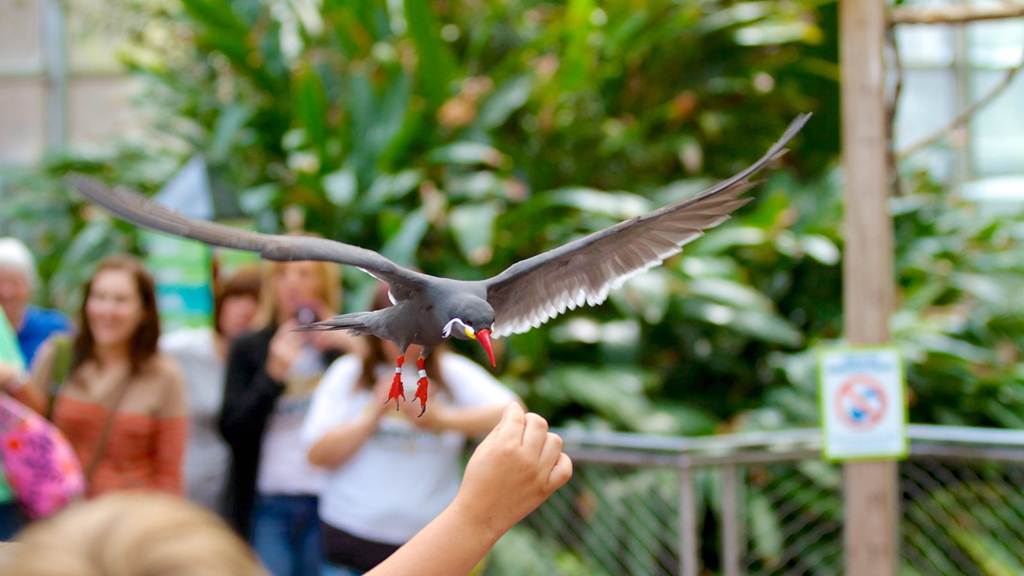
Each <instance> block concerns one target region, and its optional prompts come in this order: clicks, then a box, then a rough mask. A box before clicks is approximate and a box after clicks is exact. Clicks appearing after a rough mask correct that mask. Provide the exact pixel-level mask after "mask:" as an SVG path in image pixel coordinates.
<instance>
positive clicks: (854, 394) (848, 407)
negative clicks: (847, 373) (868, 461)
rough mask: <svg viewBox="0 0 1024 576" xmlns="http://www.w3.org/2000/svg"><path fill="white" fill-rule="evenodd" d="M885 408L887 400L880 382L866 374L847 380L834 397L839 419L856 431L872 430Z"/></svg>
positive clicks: (880, 418) (883, 413) (856, 375)
mask: <svg viewBox="0 0 1024 576" xmlns="http://www.w3.org/2000/svg"><path fill="white" fill-rule="evenodd" d="M887 407H888V399H887V398H886V396H885V390H883V389H882V384H881V382H879V381H878V380H876V379H874V378H872V377H871V376H868V375H866V374H855V375H853V376H851V377H849V378H847V379H846V381H844V382H843V383H842V384H841V385H840V386H839V391H838V393H837V394H836V396H835V410H836V413H837V414H838V416H839V419H840V420H842V421H843V423H845V424H846V425H848V426H850V427H851V428H856V429H858V430H870V429H871V428H874V427H875V425H876V424H878V423H879V422H880V421H881V420H882V417H883V416H884V415H885V410H886V408H887Z"/></svg>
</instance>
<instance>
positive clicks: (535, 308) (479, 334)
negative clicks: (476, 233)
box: [72, 114, 810, 415]
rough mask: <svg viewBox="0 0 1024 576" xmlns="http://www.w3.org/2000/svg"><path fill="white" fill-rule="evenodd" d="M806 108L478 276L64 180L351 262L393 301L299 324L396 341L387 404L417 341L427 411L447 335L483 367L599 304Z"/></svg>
mask: <svg viewBox="0 0 1024 576" xmlns="http://www.w3.org/2000/svg"><path fill="white" fill-rule="evenodd" d="M809 118H810V114H804V115H801V116H798V117H797V118H796V119H795V120H793V122H792V123H791V124H790V125H789V127H788V128H787V129H786V131H785V133H784V134H783V135H782V137H781V138H780V139H779V140H778V141H777V142H776V143H775V144H774V145H772V147H771V148H770V149H769V150H768V152H767V153H765V155H764V156H762V157H761V158H760V159H759V160H757V162H754V163H753V164H752V165H751V166H749V167H748V168H747V169H746V170H743V171H742V172H740V173H738V174H736V175H735V176H733V177H732V178H729V179H728V180H724V181H722V182H720V183H718V184H717V185H715V186H713V187H711V188H708V189H707V190H704V191H702V192H701V193H700V194H697V195H696V196H693V197H691V198H688V199H685V200H680V201H678V202H676V203H674V204H670V205H668V206H664V207H662V208H660V209H658V210H655V211H653V212H651V213H649V214H645V215H643V216H638V217H635V218H630V219H628V220H625V221H623V222H619V223H618V224H615V225H613V226H609V227H608V228H605V229H603V230H599V231H597V232H594V233H592V234H589V235H587V236H584V237H583V238H579V239H577V240H573V241H571V242H568V243H566V244H564V245H562V246H559V247H557V248H554V249H552V250H549V251H547V252H544V253H541V254H538V255H536V256H534V257H532V258H528V259H526V260H522V261H520V262H516V263H515V264H513V265H511V266H509V267H508V268H507V269H505V270H504V271H503V272H501V273H500V274H498V275H497V276H494V277H493V278H489V279H487V280H477V281H465V280H453V279H449V278H439V277H436V276H430V275H428V274H423V273H421V272H416V271H414V270H410V269H408V268H404V267H402V266H399V265H398V264H395V263H394V262H392V261H391V260H389V259H387V258H385V257H384V256H381V255H380V254H378V253H377V252H374V251H372V250H367V249H365V248H360V247H358V246H352V245H350V244H345V243H342V242H337V241H334V240H327V239H323V238H312V237H304V236H280V235H271V234H261V233H258V232H250V231H247V230H241V229H237V228H232V227H229V226H224V225H221V224H216V223H213V222H207V221H200V220H192V219H189V218H186V217H184V216H182V215H180V214H178V213H176V212H174V211H173V210H170V209H167V208H165V207H163V206H160V205H158V204H156V203H154V202H151V201H150V200H147V199H146V198H144V197H142V196H140V195H138V194H136V193H133V192H130V191H128V190H125V189H123V188H114V189H112V188H108V187H107V186H105V185H103V184H102V183H100V182H98V181H96V180H93V179H91V178H87V177H84V176H73V177H72V183H73V185H74V186H75V187H76V188H77V189H78V190H79V191H80V192H81V193H82V194H84V195H85V196H87V197H88V198H90V199H91V200H92V201H93V202H95V203H97V204H100V205H102V206H104V207H105V208H107V209H108V210H110V211H111V212H113V213H114V214H116V215H118V216H120V217H121V218H123V219H125V220H127V221H129V222H132V223H134V224H137V225H139V226H145V227H147V228H152V229H155V230H159V231H161V232H166V233H169V234H174V235H177V236H182V237H185V238H192V239H194V240H199V241H201V242H205V243H207V244H211V245H215V246H223V247H227V248H236V249H241V250H250V251H253V252H258V253H259V254H260V255H261V256H262V257H263V258H265V259H268V260H279V261H293V260H325V261H331V262H338V263H341V264H347V265H349V266H354V267H356V268H359V269H360V270H362V271H364V272H366V273H368V274H370V275H371V276H373V277H374V278H377V279H378V280H380V281H382V282H385V283H387V285H388V295H389V297H390V298H391V302H392V304H393V305H392V306H390V307H388V308H385V309H383V310H377V311H373V312H355V313H351V314H342V315H340V316H335V317H333V318H331V319H329V320H325V321H323V322H317V323H314V324H311V325H309V326H307V329H321V330H341V329H344V330H349V331H351V332H353V333H355V334H360V335H366V334H369V335H373V336H376V337H378V338H384V339H387V340H391V341H392V342H394V343H395V344H397V345H398V347H399V350H401V351H402V352H401V355H400V356H399V357H398V358H396V360H395V363H396V366H395V375H394V380H393V382H392V385H391V391H390V393H389V394H388V398H387V400H386V401H387V402H390V401H391V400H392V399H394V400H395V403H396V407H397V405H398V401H399V399H403V400H404V399H405V394H404V391H403V387H402V381H401V368H402V364H403V363H404V362H405V351H406V349H407V348H408V347H409V346H410V345H411V344H418V345H420V346H421V347H422V352H421V354H420V356H419V357H418V358H417V366H418V367H419V380H418V382H417V388H416V394H415V396H414V398H416V399H419V400H420V414H421V415H422V414H423V411H424V410H426V405H427V387H428V378H427V374H426V371H425V369H424V366H425V362H424V360H425V358H426V357H427V356H428V355H429V354H430V353H431V351H432V350H433V349H434V348H435V347H436V346H438V345H439V344H441V343H442V342H444V341H445V340H446V339H448V338H451V337H454V338H458V339H461V340H466V339H469V340H475V341H477V342H479V343H480V345H481V347H483V349H484V350H485V351H486V353H487V357H488V358H489V359H490V361H491V365H492V366H496V364H495V361H494V351H493V350H492V348H491V337H492V336H493V337H494V338H500V337H502V336H507V335H509V334H517V333H521V332H526V331H529V330H530V329H532V328H536V327H538V326H540V325H541V324H543V323H545V322H547V321H548V320H551V319H552V318H554V317H556V316H558V315H559V314H561V313H563V312H565V311H566V310H572V309H575V308H577V307H579V306H583V305H584V304H587V305H590V306H594V305H597V304H600V303H601V302H604V300H605V298H607V296H608V292H609V291H611V290H613V289H615V288H616V287H618V286H619V285H621V284H622V283H623V282H624V281H626V280H627V279H628V278H630V277H632V276H634V275H636V274H639V273H640V272H643V271H645V270H647V269H649V268H652V267H654V266H657V265H659V264H661V263H662V262H663V261H664V260H665V259H666V258H669V257H670V256H673V255H675V254H678V253H679V252H681V251H682V247H683V245H685V244H686V243H688V242H690V241H691V240H693V239H695V238H697V237H699V236H700V235H701V234H702V233H703V232H704V230H707V229H709V228H712V227H714V226H717V225H718V224H721V223H722V222H723V221H725V220H726V219H728V218H729V215H730V214H731V213H732V212H733V211H734V210H736V209H737V208H739V207H740V206H743V205H744V204H746V203H747V202H748V201H749V200H750V199H749V198H744V197H741V194H743V192H745V191H747V190H748V189H750V188H751V187H752V186H754V185H755V182H752V181H751V180H750V177H751V176H753V175H754V174H756V173H757V172H758V171H760V170H761V169H762V168H764V167H765V166H766V165H767V164H768V163H769V162H770V161H772V160H773V159H775V158H776V157H778V156H780V155H781V154H782V153H783V151H784V146H785V145H786V144H787V143H788V142H789V141H790V140H791V139H792V138H793V137H794V136H795V135H796V134H797V132H799V131H800V129H801V128H802V127H803V125H804V124H805V123H806V122H807V120H808V119H809Z"/></svg>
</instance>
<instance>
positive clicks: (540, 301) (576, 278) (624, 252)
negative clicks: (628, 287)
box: [485, 114, 810, 337]
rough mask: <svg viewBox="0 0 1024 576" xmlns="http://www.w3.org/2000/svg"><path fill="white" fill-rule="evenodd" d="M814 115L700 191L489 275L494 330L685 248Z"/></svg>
mask: <svg viewBox="0 0 1024 576" xmlns="http://www.w3.org/2000/svg"><path fill="white" fill-rule="evenodd" d="M809 118H810V114H804V115H801V116H799V117H797V118H796V119H795V120H793V122H792V123H790V125H789V127H788V128H787V129H786V132H785V133H784V134H783V135H782V137H781V138H780V139H779V140H778V141H777V142H776V143H775V144H774V145H772V147H771V148H770V149H769V150H768V152H766V153H765V155H764V156H762V157H761V158H760V159H759V160H758V161H757V162H754V163H753V164H752V165H750V166H749V167H748V168H747V169H746V170H743V171H742V172H740V173H738V174H736V175H735V176H733V177H732V178H729V179H728V180H725V181H723V182H720V183H719V184H717V185H715V186H713V187H711V188H709V189H707V190H704V191H703V192H701V193H700V194H698V195H697V196H695V197H692V198H689V199H686V200H681V201H679V202H677V203H675V204H670V205H668V206H665V207H663V208H660V209H658V210H655V211H654V212H651V213H650V214H646V215H643V216H638V217H636V218H631V219H629V220H626V221H624V222H620V223H618V224H615V225H614V226H610V227H608V228H605V229H604V230H599V231H597V232H594V233H593V234H590V235H588V236H585V237H583V238H580V239H577V240H574V241H572V242H569V243H567V244H564V245H562V246H559V247H558V248H555V249H553V250H549V251H547V252H544V253H542V254H538V255H537V256H534V257H532V258H529V259H527V260H523V261H521V262H517V263H515V264H513V265H512V266H509V267H508V268H507V269H505V271H503V272H502V273H501V274H499V275H497V276H495V277H493V278H490V279H489V280H487V281H485V283H486V286H487V300H488V302H490V304H491V306H493V307H494V313H495V321H494V334H493V335H494V336H495V337H498V336H505V335H508V334H517V333H520V332H526V331H528V330H530V329H532V328H536V327H537V326H540V325H541V324H543V323H545V322H547V321H548V320H550V319H552V318H554V317H556V316H558V315H559V314H561V313H563V312H565V311H566V309H574V308H576V307H578V306H582V305H584V304H588V305H591V306H593V305H596V304H600V303H601V302H604V300H605V298H607V297H608V292H609V291H611V290H613V289H614V288H616V287H618V286H619V285H620V284H622V283H623V282H625V281H626V280H627V279H629V278H630V277H631V276H633V275H635V274H638V273H640V272H643V271H644V270H647V269H648V268H652V267H654V266H657V265H659V264H661V263H662V262H663V261H664V260H665V259H666V258H668V257H670V256H673V255H675V254H678V253H679V252H681V251H682V249H683V245H685V244H686V243H687V242H690V241H691V240H693V239H695V238H697V237H699V236H700V235H701V234H703V232H704V230H707V229H708V228H712V227H714V226H717V225H718V224H721V223H722V222H723V221H725V220H726V219H728V218H729V214H730V213H732V212H733V211H734V210H736V209H737V208H739V207H740V206H743V205H744V204H746V203H747V202H748V201H749V200H750V199H749V198H741V197H740V195H741V194H742V193H743V192H745V191H746V190H748V189H749V188H751V187H752V186H753V185H754V183H753V182H751V181H750V180H749V178H750V177H751V176H753V175H754V174H756V173H757V172H758V171H759V170H761V169H762V168H764V167H765V165H767V164H768V163H769V162H770V161H771V160H773V159H774V158H776V157H777V156H779V155H780V154H781V153H782V152H783V151H784V147H785V145H786V144H787V143H788V142H789V141H790V140H791V139H792V138H793V137H794V136H795V135H796V134H797V132H799V131H800V129H801V128H803V126H804V124H805V123H806V122H807V120H808V119H809Z"/></svg>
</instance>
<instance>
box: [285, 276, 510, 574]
mask: <svg viewBox="0 0 1024 576" xmlns="http://www.w3.org/2000/svg"><path fill="white" fill-rule="evenodd" d="M386 294H387V293H386V292H384V291H381V292H380V293H378V297H377V299H376V302H375V304H376V307H377V308H380V307H383V306H385V305H386V303H387V295H386ZM406 353H407V354H413V355H416V354H418V353H419V351H418V350H409V351H407V352H406ZM398 355H399V351H398V349H397V347H396V346H395V345H394V344H392V343H391V342H387V341H380V340H377V339H370V342H369V343H368V351H367V354H366V355H365V356H356V355H347V356H343V357H341V358H338V359H337V360H336V361H334V363H333V364H332V365H331V366H330V368H329V369H328V370H327V372H326V373H325V374H324V377H323V379H322V380H321V382H320V385H319V386H318V387H317V390H316V392H315V393H314V395H313V403H312V405H311V407H310V410H309V414H308V415H307V417H306V421H305V424H304V426H303V430H302V441H303V443H304V445H305V446H306V447H307V448H308V454H307V455H308V458H309V461H310V463H312V464H314V465H316V466H319V467H322V468H326V469H327V470H328V471H329V472H328V475H327V478H326V481H325V485H324V488H323V489H322V490H321V492H320V503H319V508H318V511H319V516H320V521H321V534H322V541H323V554H324V563H325V565H324V568H323V570H322V571H321V574H323V575H324V576H328V575H330V576H341V575H351V574H362V573H364V572H366V571H368V570H370V569H372V568H373V567H374V566H376V565H378V564H379V563H381V562H382V561H384V560H385V559H386V558H387V557H388V556H390V555H391V554H392V553H393V552H395V551H396V550H397V549H398V548H399V547H400V546H401V545H402V544H404V543H405V542H407V541H409V540H410V539H411V538H412V537H413V536H414V535H415V534H416V533H417V532H419V531H420V530H421V529H423V527H424V526H426V525H427V524H428V523H430V521H431V520H433V519H434V517H435V516H437V515H438V514H440V513H441V511H442V510H444V509H445V507H446V506H448V504H449V503H451V501H452V499H453V498H454V497H455V495H456V493H457V492H458V490H459V483H460V479H461V475H462V465H461V462H462V455H463V451H464V449H465V443H466V438H467V437H468V436H484V435H486V434H487V433H488V432H490V431H491V429H492V428H493V427H494V426H495V425H496V424H497V423H498V421H499V420H500V419H501V414H502V410H503V409H504V407H505V406H507V405H508V404H509V402H513V401H516V397H515V395H514V394H513V393H512V392H511V391H509V390H508V389H507V388H505V387H504V386H502V385H501V384H500V383H499V382H498V381H497V380H496V379H495V378H494V377H493V376H491V375H490V374H489V373H488V372H487V371H486V370H485V369H484V368H482V367H481V366H479V365H478V364H476V363H474V362H472V361H471V360H468V359H466V358H463V357H461V356H458V355H456V354H454V353H451V352H446V351H445V350H444V349H443V348H442V349H438V350H435V351H434V353H433V354H432V355H431V356H430V357H429V358H428V366H427V373H428V374H431V375H432V378H433V380H432V382H431V386H432V390H434V391H436V394H435V395H434V396H433V398H431V405H430V406H429V407H428V408H427V411H426V413H424V414H423V416H422V417H419V408H418V405H416V404H415V403H413V402H409V401H406V402H404V403H401V404H400V409H399V410H397V411H396V410H395V408H394V407H393V405H392V404H385V401H384V400H385V398H386V397H387V391H388V389H389V387H390V383H391V378H392V376H393V374H394V369H393V366H394V364H393V362H392V359H393V358H395V357H396V356H398ZM414 357H415V356H414ZM403 369H404V370H405V371H404V373H403V380H404V381H406V382H414V381H415V380H416V378H417V374H416V370H415V368H414V367H412V366H411V364H406V365H405V366H404V367H403Z"/></svg>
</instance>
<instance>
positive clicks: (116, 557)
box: [0, 403, 572, 576]
mask: <svg viewBox="0 0 1024 576" xmlns="http://www.w3.org/2000/svg"><path fill="white" fill-rule="evenodd" d="M570 477H572V461H571V460H570V459H569V457H568V456H567V455H566V454H564V453H563V452H562V441H561V439H560V438H559V437H558V436H556V435H554V434H552V433H550V432H548V431H547V422H545V421H544V419H543V418H541V417H540V416H537V415H536V414H524V413H523V410H522V408H520V406H519V405H518V404H517V403H511V404H509V405H508V407H507V408H506V409H505V411H504V414H503V416H502V418H501V421H500V422H499V423H498V425H497V426H496V427H495V428H494V430H493V431H492V432H491V433H490V434H488V436H487V438H485V439H484V441H483V442H481V443H480V446H478V447H477V449H476V450H475V451H474V452H473V456H472V458H470V460H469V464H468V465H467V466H466V474H465V477H464V479H463V481H462V486H461V487H460V488H459V492H458V495H457V496H456V497H455V500H454V501H453V502H452V503H451V504H450V505H449V506H448V507H447V508H446V509H445V510H444V512H442V513H441V514H440V515H439V516H438V517H437V518H436V519H434V520H433V521H432V522H431V523H430V524H429V525H428V526H427V527H426V528H424V529H423V530H422V531H420V533H419V534H417V535H416V536H415V537H414V538H413V539H412V540H411V541H409V543H407V544H406V545H405V546H402V548H401V549H399V550H398V552H396V553H395V554H393V555H392V556H391V557H390V558H388V559H387V560H386V561H385V562H384V563H383V564H381V565H380V566H378V567H377V568H375V569H374V570H373V571H372V572H370V573H369V574H370V576H463V575H466V574H469V573H470V570H471V569H472V568H473V567H474V566H476V565H477V564H478V563H479V562H480V560H481V559H482V558H483V557H484V555H486V554H487V552H488V551H489V550H490V549H491V548H492V547H493V546H494V544H495V543H496V542H497V541H498V539H499V538H500V537H501V536H502V535H503V534H504V533H505V532H506V531H507V530H508V529H509V528H511V527H512V526H514V525H515V524H516V523H517V522H519V521H520V520H522V519H523V517H525V516H526V515H527V514H529V513H530V512H531V511H532V510H534V509H535V508H536V507H537V506H539V505H540V504H541V503H542V502H543V501H544V500H546V499H547V498H548V497H549V496H551V494H553V493H554V492H555V491H556V490H558V489H559V488H560V487H562V486H563V485H564V484H565V483H566V482H568V480H569V478H570ZM18 540H19V542H20V543H19V545H17V546H15V547H13V548H12V549H11V550H10V552H9V553H8V554H6V555H2V556H0V573H3V574H17V575H18V576H109V575H115V576H156V575H165V574H168V575H169V574H190V575H195V576H207V575H209V576H212V575H217V576H220V575H221V574H232V575H238V576H250V575H257V574H264V572H263V570H262V568H261V567H260V566H259V565H258V564H257V563H256V562H255V559H254V558H253V556H252V554H251V552H249V551H248V549H247V548H246V546H245V545H244V543H243V542H242V541H241V540H240V539H239V538H238V537H237V536H236V535H235V534H233V533H232V532H231V531H230V530H229V529H228V528H227V527H226V526H225V525H224V524H223V523H222V522H221V521H220V520H219V519H218V518H217V517H216V516H214V515H213V514H211V513H209V512H208V511H205V510H203V509H202V508H199V507H198V506H195V505H192V504H189V503H188V502H185V501H181V500H177V499H174V498H170V497H167V496H161V495H157V494H153V493H146V494H139V493H121V494H112V495H109V496H105V497H103V498H99V499H96V500H93V501H90V502H87V503H81V504H79V505H77V506H75V507H73V508H71V509H69V510H67V511H65V512H64V513H61V514H59V515H58V516H56V517H54V518H51V519H48V520H46V521H43V522H40V523H38V524H36V525H34V526H32V527H31V528H29V529H28V530H26V531H25V532H24V533H22V534H20V535H19V538H18ZM438 551H443V553H438Z"/></svg>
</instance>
